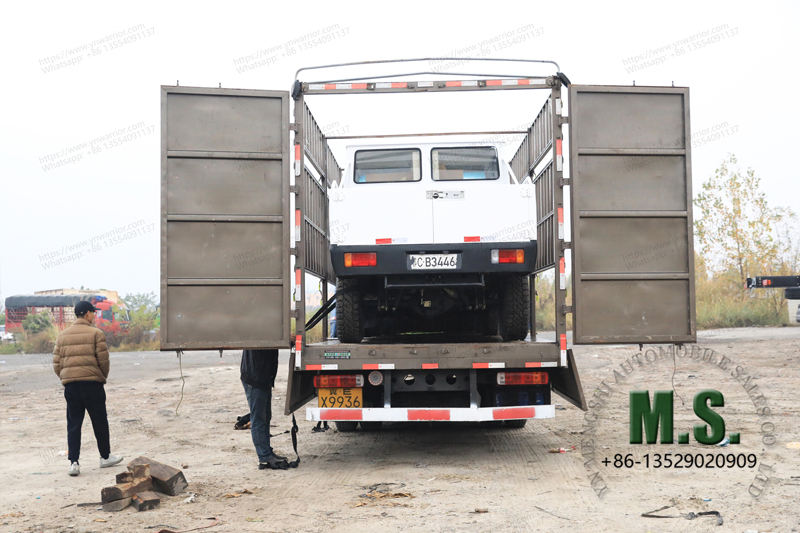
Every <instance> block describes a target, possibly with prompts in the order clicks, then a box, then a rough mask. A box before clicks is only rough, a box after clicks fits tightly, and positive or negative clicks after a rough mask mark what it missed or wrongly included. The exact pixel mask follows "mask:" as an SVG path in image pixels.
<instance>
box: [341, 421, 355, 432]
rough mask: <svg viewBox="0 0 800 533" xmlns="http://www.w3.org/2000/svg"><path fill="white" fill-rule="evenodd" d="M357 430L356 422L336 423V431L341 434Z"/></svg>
mask: <svg viewBox="0 0 800 533" xmlns="http://www.w3.org/2000/svg"><path fill="white" fill-rule="evenodd" d="M357 428H358V422H336V430H337V431H340V432H342V433H349V432H351V431H355V430H356V429H357Z"/></svg>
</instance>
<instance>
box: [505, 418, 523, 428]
mask: <svg viewBox="0 0 800 533" xmlns="http://www.w3.org/2000/svg"><path fill="white" fill-rule="evenodd" d="M527 423H528V419H527V418H525V419H523V420H506V427H507V428H509V429H522V428H524V427H525V424H527Z"/></svg>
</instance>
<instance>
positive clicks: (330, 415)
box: [319, 409, 364, 420]
mask: <svg viewBox="0 0 800 533" xmlns="http://www.w3.org/2000/svg"><path fill="white" fill-rule="evenodd" d="M363 416H364V414H363V412H362V411H361V409H321V410H320V412H319V419H320V420H362V417H363Z"/></svg>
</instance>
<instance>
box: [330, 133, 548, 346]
mask: <svg viewBox="0 0 800 533" xmlns="http://www.w3.org/2000/svg"><path fill="white" fill-rule="evenodd" d="M532 192H533V187H532V185H531V184H530V180H528V182H527V183H525V184H524V185H521V184H520V183H519V181H518V180H517V179H516V177H515V176H514V173H513V171H512V170H511V167H510V166H509V164H508V162H507V161H505V160H503V159H502V158H501V157H500V156H499V152H498V149H497V147H496V146H492V145H482V144H479V143H422V144H398V145H378V146H375V145H363V146H351V147H348V149H347V167H346V170H345V172H344V176H343V178H342V180H341V182H340V183H338V184H335V185H334V188H333V189H332V191H331V194H330V198H331V201H330V219H331V259H332V262H333V269H334V271H335V273H336V277H337V280H338V285H337V294H338V297H337V299H336V315H337V320H338V325H337V328H338V330H337V332H338V338H339V340H340V341H341V342H344V343H357V342H361V340H362V339H363V337H364V336H365V335H366V336H367V337H378V336H385V335H395V334H402V333H409V332H428V333H430V332H446V333H467V332H481V333H483V334H484V335H488V336H494V335H498V334H499V335H500V336H501V337H502V338H503V340H505V341H518V340H523V339H525V337H526V336H527V335H528V328H529V319H530V301H531V300H530V288H529V285H528V279H527V277H528V275H529V274H531V273H532V272H533V271H534V261H535V258H536V240H535V239H534V236H535V226H536V224H535V220H534V216H535V205H534V199H533V194H532Z"/></svg>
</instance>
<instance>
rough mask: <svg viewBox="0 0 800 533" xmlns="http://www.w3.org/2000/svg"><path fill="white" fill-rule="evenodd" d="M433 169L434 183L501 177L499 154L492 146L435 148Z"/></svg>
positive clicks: (432, 161)
mask: <svg viewBox="0 0 800 533" xmlns="http://www.w3.org/2000/svg"><path fill="white" fill-rule="evenodd" d="M431 168H432V169H433V172H432V173H433V179H434V181H451V180H496V179H497V178H499V177H500V170H499V165H498V164H497V152H495V149H494V148H492V147H491V146H485V147H472V148H434V149H433V150H432V151H431Z"/></svg>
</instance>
